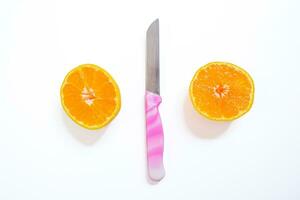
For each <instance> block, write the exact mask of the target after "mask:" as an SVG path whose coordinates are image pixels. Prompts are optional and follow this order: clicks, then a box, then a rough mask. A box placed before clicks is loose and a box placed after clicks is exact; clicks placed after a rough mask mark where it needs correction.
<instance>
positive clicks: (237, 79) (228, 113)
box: [190, 62, 254, 121]
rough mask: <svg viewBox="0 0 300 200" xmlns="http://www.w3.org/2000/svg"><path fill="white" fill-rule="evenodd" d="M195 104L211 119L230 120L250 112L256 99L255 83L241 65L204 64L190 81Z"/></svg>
mask: <svg viewBox="0 0 300 200" xmlns="http://www.w3.org/2000/svg"><path fill="white" fill-rule="evenodd" d="M190 98H191V101H192V103H193V106H194V108H195V109H196V110H197V111H198V112H199V113H200V114H202V115H204V116H205V117H207V118H209V119H212V120H221V121H229V120H233V119H236V118H239V117H240V116H242V115H243V114H245V113H246V112H248V111H249V110H250V108H251V106H252V103H253V99H254V83H253V80H252V78H251V77H250V75H249V74H248V73H247V72H246V71H245V70H243V69H242V68H240V67H238V66H236V65H234V64H231V63H225V62H212V63H208V64H206V65H204V66H203V67H201V68H200V69H199V70H198V71H197V72H196V74H195V75H194V77H193V80H192V81H191V84H190Z"/></svg>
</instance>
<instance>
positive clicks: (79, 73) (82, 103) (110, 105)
mask: <svg viewBox="0 0 300 200" xmlns="http://www.w3.org/2000/svg"><path fill="white" fill-rule="evenodd" d="M60 96H61V103H62V106H63V108H64V110H65V112H66V113H67V114H68V115H69V116H70V118H71V119H72V120H73V121H74V122H76V123H77V124H79V125H81V126H83V127H85V128H87V129H98V128H102V127H103V126H105V125H107V124H108V123H109V122H110V121H111V120H113V119H114V118H115V116H116V115H117V114H118V112H119V110H120V107H121V97H120V91H119V87H118V85H117V84H116V82H115V81H114V79H113V78H112V77H111V76H110V74H109V73H108V72H106V71H105V70H104V69H102V68H100V67H98V66H97V65H94V64H83V65H79V66H78V67H76V68H74V69H73V70H71V71H70V72H69V73H68V74H67V75H66V77H65V79H64V81H63V83H62V86H61V90H60Z"/></svg>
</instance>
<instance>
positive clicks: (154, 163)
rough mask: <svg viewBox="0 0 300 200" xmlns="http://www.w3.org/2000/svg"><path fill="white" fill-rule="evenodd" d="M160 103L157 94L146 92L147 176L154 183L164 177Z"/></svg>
mask: <svg viewBox="0 0 300 200" xmlns="http://www.w3.org/2000/svg"><path fill="white" fill-rule="evenodd" d="M160 103H161V97H160V96H159V95H158V94H154V93H152V92H148V91H146V94H145V111H146V140H147V160H148V174H149V177H150V178H151V179H152V180H154V181H160V180H161V179H162V178H163V177H164V176H165V168H164V164H163V152H164V132H163V127H162V122H161V119H160V114H159V110H158V106H159V104H160Z"/></svg>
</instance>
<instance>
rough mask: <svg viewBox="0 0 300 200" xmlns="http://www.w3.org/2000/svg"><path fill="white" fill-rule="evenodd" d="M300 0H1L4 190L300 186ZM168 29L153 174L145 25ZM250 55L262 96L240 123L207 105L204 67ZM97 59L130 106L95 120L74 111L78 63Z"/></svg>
mask: <svg viewBox="0 0 300 200" xmlns="http://www.w3.org/2000/svg"><path fill="white" fill-rule="evenodd" d="M299 8H300V3H299V1H296V0H295V1H288V0H286V1H284V0H282V1H274V0H273V1H271V0H269V1H267V0H261V1H259V0H257V1H240V0H227V1H218V0H210V1H209V0H207V1H204V0H199V1H196V0H195V1H188V0H186V1H175V0H168V1H159V0H151V1H142V0H126V1H125V0H123V1H122V0H111V1H108V0H107V1H99V0H98V1H96V0H95V1H91V0H81V1H75V0H68V1H66V0H61V1H60V0H56V1H38V0H36V1H35V0H28V1H25V0H23V1H22V0H20V1H17V0H12V1H9V0H1V1H0V123H1V128H0V199H1V200H19V199H24V200H41V199H42V200H54V199H55V200H66V199H72V200H79V199H80V200H82V199H89V200H94V199H95V200H96V199H139V200H140V199H145V200H147V199H174V200H175V199H203V200H220V199H222V200H225V199H226V200H227V199H228V200H254V199H255V200H283V199H288V200H299V199H300V191H299V185H300V157H299V154H300V121H299V119H300V118H299V115H300V106H299V102H300V84H299V83H300V80H299V79H300V78H299V73H300V59H299V53H300V39H299V38H300V25H299V20H300V12H299ZM157 17H159V19H160V25H161V26H160V29H161V95H162V97H163V103H162V105H161V115H162V119H163V123H164V129H165V167H166V173H167V174H166V177H165V179H163V181H162V182H160V183H159V184H154V185H153V184H150V183H148V181H147V178H146V162H145V128H144V80H145V74H144V73H145V34H146V30H147V28H148V26H149V24H150V23H151V22H152V21H153V20H155V19H156V18H157ZM211 61H229V62H232V63H235V64H237V65H240V66H242V67H243V68H245V69H246V70H247V71H248V72H249V73H250V74H251V75H252V77H253V79H254V81H255V85H256V93H255V102H254V105H253V108H252V110H251V111H250V112H249V113H248V114H247V115H245V116H243V117H242V118H241V119H238V120H236V121H234V122H232V123H216V122H211V121H207V120H205V119H203V118H202V117H201V116H199V115H198V114H196V113H195V112H194V111H193V109H192V106H191V103H190V101H189V99H188V87H189V82H190V80H191V79H192V76H193V74H194V72H195V71H196V70H197V69H198V68H199V67H200V66H202V65H204V64H206V63H207V62H211ZM82 63H95V64H98V65H100V66H102V67H104V68H105V69H106V70H107V71H109V72H110V73H111V74H112V76H113V77H114V78H115V80H116V81H117V82H118V84H119V86H120V89H121V94H122V108H121V111H120V113H119V115H118V116H117V118H116V119H115V120H114V121H113V122H112V123H111V124H110V125H109V126H108V127H107V128H105V129H104V130H100V131H87V130H85V129H83V128H81V127H78V126H77V125H75V124H74V123H73V122H72V121H71V120H70V119H69V118H68V117H67V116H66V115H65V113H64V112H63V111H62V108H61V106H60V97H59V89H60V85H61V83H62V80H63V78H64V76H65V75H66V73H67V72H68V71H69V70H71V69H72V68H73V67H76V66H77V65H79V64H82Z"/></svg>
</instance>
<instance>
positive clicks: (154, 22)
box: [147, 18, 159, 32]
mask: <svg viewBox="0 0 300 200" xmlns="http://www.w3.org/2000/svg"><path fill="white" fill-rule="evenodd" d="M158 25H159V18H156V19H155V20H154V21H153V22H152V23H151V24H150V26H149V28H148V30H147V32H149V30H151V28H152V27H155V26H157V27H158Z"/></svg>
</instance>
